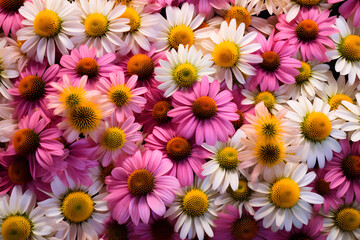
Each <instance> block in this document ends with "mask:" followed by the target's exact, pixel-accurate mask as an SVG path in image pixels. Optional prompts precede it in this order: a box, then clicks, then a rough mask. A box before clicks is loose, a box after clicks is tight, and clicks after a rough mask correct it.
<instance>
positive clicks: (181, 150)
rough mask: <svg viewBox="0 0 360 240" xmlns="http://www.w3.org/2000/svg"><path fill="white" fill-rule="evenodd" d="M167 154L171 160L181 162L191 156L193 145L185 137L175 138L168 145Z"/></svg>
mask: <svg viewBox="0 0 360 240" xmlns="http://www.w3.org/2000/svg"><path fill="white" fill-rule="evenodd" d="M166 152H167V154H168V155H169V157H170V158H171V159H173V160H176V161H180V160H183V159H185V158H187V157H188V156H189V155H190V154H191V145H190V143H189V141H188V140H186V139H185V138H183V137H173V138H172V139H170V140H169V142H168V143H167V144H166Z"/></svg>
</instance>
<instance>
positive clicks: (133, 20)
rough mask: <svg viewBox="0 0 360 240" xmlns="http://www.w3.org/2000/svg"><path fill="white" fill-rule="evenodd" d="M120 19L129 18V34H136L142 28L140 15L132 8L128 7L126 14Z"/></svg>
mask: <svg viewBox="0 0 360 240" xmlns="http://www.w3.org/2000/svg"><path fill="white" fill-rule="evenodd" d="M120 18H127V19H129V20H130V22H129V26H130V30H129V32H135V31H137V30H138V29H139V28H140V23H141V17H140V15H139V13H138V12H137V11H136V10H135V9H134V8H132V7H127V8H126V10H125V12H124V13H123V14H122V15H121V16H120Z"/></svg>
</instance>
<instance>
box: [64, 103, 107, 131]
mask: <svg viewBox="0 0 360 240" xmlns="http://www.w3.org/2000/svg"><path fill="white" fill-rule="evenodd" d="M100 120H101V114H100V111H99V110H98V109H97V106H96V105H94V104H93V103H85V104H82V105H80V106H76V107H74V108H72V109H71V110H70V112H69V121H70V124H71V125H72V126H73V127H74V128H75V129H76V130H78V131H79V132H81V133H82V132H85V131H92V130H94V129H95V128H96V127H97V126H98V125H99V123H100Z"/></svg>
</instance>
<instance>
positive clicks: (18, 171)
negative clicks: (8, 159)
mask: <svg viewBox="0 0 360 240" xmlns="http://www.w3.org/2000/svg"><path fill="white" fill-rule="evenodd" d="M8 175H9V179H10V181H12V182H13V183H15V184H18V185H20V184H25V183H28V182H30V181H31V180H32V177H31V174H30V167H29V161H28V160H27V159H26V158H25V157H18V158H16V159H15V160H14V161H13V162H12V163H10V165H9V168H8Z"/></svg>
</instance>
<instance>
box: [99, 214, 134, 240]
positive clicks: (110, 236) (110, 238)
mask: <svg viewBox="0 0 360 240" xmlns="http://www.w3.org/2000/svg"><path fill="white" fill-rule="evenodd" d="M105 227H106V230H105V232H104V234H103V235H102V236H101V238H100V239H102V240H115V239H118V240H123V239H129V235H130V233H132V232H133V231H134V224H133V223H132V222H131V221H129V222H127V223H124V224H119V223H118V222H117V221H116V220H114V219H113V218H112V217H109V218H108V220H106V222H105Z"/></svg>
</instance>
